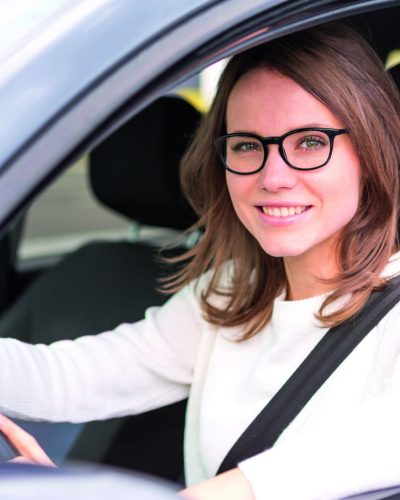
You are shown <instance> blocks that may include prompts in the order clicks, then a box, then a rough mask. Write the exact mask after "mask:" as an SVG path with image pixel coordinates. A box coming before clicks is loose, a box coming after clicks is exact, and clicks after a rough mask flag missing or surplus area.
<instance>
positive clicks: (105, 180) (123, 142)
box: [89, 96, 200, 229]
mask: <svg viewBox="0 0 400 500" xmlns="http://www.w3.org/2000/svg"><path fill="white" fill-rule="evenodd" d="M199 120H200V113H199V112H198V111H196V110H195V109H194V108H193V107H192V106H191V105H190V104H189V103H187V102H186V101H184V100H183V99H181V98H180V97H175V96H168V97H162V98H160V99H158V100H157V101H155V102H154V103H153V104H151V105H150V106H148V107H147V108H146V109H144V110H143V111H141V112H140V113H139V114H137V115H136V116H135V117H134V118H132V119H131V120H130V121H128V122H127V123H126V124H125V125H123V126H122V127H120V128H119V129H118V130H117V131H116V132H115V133H114V134H112V135H111V136H110V137H109V138H108V139H106V140H105V141H104V142H103V143H102V144H100V146H98V147H97V148H95V149H94V150H93V151H92V153H91V155H90V169H89V172H90V181H91V185H92V189H93V192H94V194H95V195H96V197H97V198H98V199H99V201H100V202H101V203H103V204H104V205H106V206H107V207H109V208H111V209H113V210H115V211H117V212H119V213H120V214H123V215H125V216H127V217H128V218H130V219H132V220H136V221H138V222H140V223H141V224H146V225H153V226H161V227H170V228H176V229H185V228H187V227H188V226H190V225H191V224H192V223H193V222H195V220H196V216H195V214H194V212H193V210H192V209H191V208H190V207H189V205H188V203H187V202H186V201H185V200H184V198H183V196H182V194H181V190H180V186H179V178H178V167H179V161H180V158H181V156H182V154H183V152H184V150H185V149H186V147H187V145H188V142H189V139H190V138H191V136H192V135H193V132H194V131H195V129H196V127H197V125H198V123H199Z"/></svg>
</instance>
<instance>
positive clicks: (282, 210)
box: [261, 206, 306, 217]
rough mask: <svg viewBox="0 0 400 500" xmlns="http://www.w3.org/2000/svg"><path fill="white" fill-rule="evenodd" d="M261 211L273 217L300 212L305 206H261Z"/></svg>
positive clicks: (287, 215)
mask: <svg viewBox="0 0 400 500" xmlns="http://www.w3.org/2000/svg"><path fill="white" fill-rule="evenodd" d="M261 209H262V211H263V212H264V213H265V214H267V215H272V216H273V217H289V216H291V215H295V214H301V213H302V212H304V210H305V209H306V207H305V206H302V207H300V206H299V207H261Z"/></svg>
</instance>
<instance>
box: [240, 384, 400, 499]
mask: <svg viewBox="0 0 400 500" xmlns="http://www.w3.org/2000/svg"><path fill="white" fill-rule="evenodd" d="M399 422H400V400H399V394H397V393H394V392H393V393H392V394H390V395H386V396H385V397H381V398H379V399H378V400H375V401H373V402H369V403H368V404H365V405H364V406H363V407H361V408H360V411H359V412H357V413H356V414H353V415H351V416H349V415H344V416H343V420H342V421H341V422H337V426H336V427H335V428H334V429H332V428H330V429H326V428H324V426H323V425H321V427H320V428H318V429H316V428H314V429H313V431H312V433H311V432H309V433H308V434H302V435H300V436H297V437H295V438H292V439H290V440H286V441H282V442H279V441H278V442H277V444H276V445H275V446H274V447H273V448H271V449H270V450H267V451H265V452H263V453H260V454H259V455H256V456H254V457H252V458H249V459H247V460H245V461H243V462H241V463H240V464H239V467H240V469H241V471H242V472H243V473H244V475H245V476H246V478H247V479H248V481H249V482H250V483H251V485H252V488H253V491H254V494H255V497H256V498H257V499H264V498H274V499H276V500H280V499H282V500H283V499H287V498H296V499H298V500H314V499H321V498H323V499H326V500H328V499H333V498H341V497H345V496H346V497H347V496H349V495H353V494H357V493H361V492H365V491H371V490H375V489H380V488H385V487H388V486H393V485H396V484H400V470H399V466H398V464H399V454H400V451H399V450H400V432H399Z"/></svg>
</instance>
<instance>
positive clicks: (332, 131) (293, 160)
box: [213, 128, 349, 175]
mask: <svg viewBox="0 0 400 500" xmlns="http://www.w3.org/2000/svg"><path fill="white" fill-rule="evenodd" d="M348 133H349V131H348V130H347V129H344V128H342V129H336V128H298V129H296V130H291V131H290V132H287V133H286V134H283V135H281V136H280V137H260V136H258V135H254V134H247V133H244V132H238V133H236V134H227V135H222V136H220V137H215V139H214V140H213V144H214V146H215V147H216V149H217V153H218V156H219V157H220V159H221V161H222V164H223V166H224V168H225V169H226V170H229V172H232V173H234V174H239V175H249V174H255V173H256V172H259V171H260V170H262V168H264V165H265V162H266V161H267V158H268V146H269V145H270V144H277V145H278V150H279V153H280V155H281V157H282V159H283V160H284V162H285V163H286V164H287V165H289V167H292V168H295V169H296V170H315V169H317V168H321V167H323V166H324V165H326V164H327V163H328V162H329V160H330V159H331V156H332V150H333V141H334V139H335V137H336V136H337V135H341V134H348Z"/></svg>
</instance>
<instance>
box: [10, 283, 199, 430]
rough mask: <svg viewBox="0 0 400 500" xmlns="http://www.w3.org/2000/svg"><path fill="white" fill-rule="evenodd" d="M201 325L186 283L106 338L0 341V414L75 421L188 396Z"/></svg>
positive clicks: (129, 411)
mask: <svg viewBox="0 0 400 500" xmlns="http://www.w3.org/2000/svg"><path fill="white" fill-rule="evenodd" d="M202 321H203V320H202V318H201V312H200V306H199V303H198V300H197V298H196V296H195V293H194V286H193V285H189V286H188V287H186V288H185V289H183V290H182V291H180V292H178V293H177V294H176V295H175V296H173V297H172V298H171V299H170V300H169V301H168V302H167V303H166V304H165V305H164V306H163V307H161V308H150V309H148V310H147V311H146V315H145V319H144V320H142V321H139V322H137V323H134V324H123V325H120V326H119V327H117V328H116V329H115V330H113V331H110V332H105V333H102V334H99V335H93V336H85V337H81V338H79V339H76V340H62V341H58V342H55V343H53V344H51V345H50V346H47V345H42V344H39V345H29V344H25V343H23V342H20V341H18V340H15V339H11V338H8V339H0V412H2V413H5V414H7V415H9V416H11V417H16V418H26V419H32V420H48V421H54V422H56V421H69V422H83V421H88V420H100V419H105V418H111V417H116V416H122V415H127V414H135V413H140V412H142V411H147V410H150V409H153V408H156V407H160V406H163V405H165V404H169V403H173V402H175V401H179V400H181V399H183V398H185V397H187V395H188V393H189V386H190V383H191V380H192V372H193V368H194V363H195V358H196V353H197V348H198V344H199V340H200V334H201V331H202Z"/></svg>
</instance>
